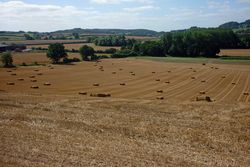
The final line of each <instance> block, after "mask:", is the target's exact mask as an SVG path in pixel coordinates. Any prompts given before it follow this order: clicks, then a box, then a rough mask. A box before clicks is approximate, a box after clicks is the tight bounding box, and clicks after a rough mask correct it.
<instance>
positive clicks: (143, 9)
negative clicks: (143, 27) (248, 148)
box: [123, 5, 157, 13]
mask: <svg viewBox="0 0 250 167" xmlns="http://www.w3.org/2000/svg"><path fill="white" fill-rule="evenodd" d="M152 9H157V7H154V6H152V5H147V6H140V7H135V8H124V9H123V10H124V11H126V12H135V13H139V12H144V11H147V10H152Z"/></svg>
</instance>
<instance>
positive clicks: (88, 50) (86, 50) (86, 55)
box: [79, 45, 96, 61]
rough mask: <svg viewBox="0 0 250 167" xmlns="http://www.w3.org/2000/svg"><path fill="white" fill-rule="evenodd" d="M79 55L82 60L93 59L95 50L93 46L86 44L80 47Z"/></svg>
mask: <svg viewBox="0 0 250 167" xmlns="http://www.w3.org/2000/svg"><path fill="white" fill-rule="evenodd" d="M79 52H80V54H81V56H82V60H83V61H89V60H93V59H95V57H96V56H95V50H94V48H92V47H90V46H88V45H84V46H82V47H81V48H80V50H79Z"/></svg>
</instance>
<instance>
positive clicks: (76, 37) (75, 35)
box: [72, 32, 80, 39]
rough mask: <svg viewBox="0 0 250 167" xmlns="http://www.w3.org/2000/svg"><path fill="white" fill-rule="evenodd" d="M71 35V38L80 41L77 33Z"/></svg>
mask: <svg viewBox="0 0 250 167" xmlns="http://www.w3.org/2000/svg"><path fill="white" fill-rule="evenodd" d="M72 35H73V37H74V38H75V39H80V36H79V34H78V33H76V32H74V33H73V34H72Z"/></svg>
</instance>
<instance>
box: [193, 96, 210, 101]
mask: <svg viewBox="0 0 250 167" xmlns="http://www.w3.org/2000/svg"><path fill="white" fill-rule="evenodd" d="M196 101H207V102H212V101H213V100H212V99H211V97H210V96H198V97H196Z"/></svg>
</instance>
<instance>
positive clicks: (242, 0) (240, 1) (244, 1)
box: [237, 0, 250, 3]
mask: <svg viewBox="0 0 250 167" xmlns="http://www.w3.org/2000/svg"><path fill="white" fill-rule="evenodd" d="M237 2H239V3H250V0H237Z"/></svg>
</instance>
